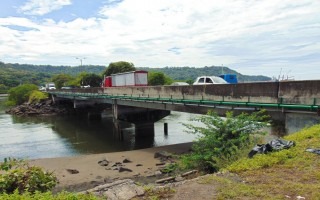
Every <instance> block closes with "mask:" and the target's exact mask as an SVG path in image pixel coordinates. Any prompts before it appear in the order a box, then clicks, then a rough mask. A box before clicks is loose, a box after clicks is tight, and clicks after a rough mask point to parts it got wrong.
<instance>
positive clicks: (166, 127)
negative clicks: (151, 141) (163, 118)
mask: <svg viewBox="0 0 320 200" xmlns="http://www.w3.org/2000/svg"><path fill="white" fill-rule="evenodd" d="M163 132H164V135H168V123H164V124H163Z"/></svg>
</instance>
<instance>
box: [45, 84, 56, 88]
mask: <svg viewBox="0 0 320 200" xmlns="http://www.w3.org/2000/svg"><path fill="white" fill-rule="evenodd" d="M55 89H56V85H55V84H54V83H46V90H55Z"/></svg>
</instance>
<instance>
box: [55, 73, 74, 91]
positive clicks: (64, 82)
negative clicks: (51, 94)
mask: <svg viewBox="0 0 320 200" xmlns="http://www.w3.org/2000/svg"><path fill="white" fill-rule="evenodd" d="M73 79H74V78H73V77H72V76H70V75H68V74H57V75H54V76H53V77H52V79H51V80H52V82H54V84H55V85H56V88H57V89H60V88H61V87H63V86H70V84H69V82H71V81H72V80H73Z"/></svg>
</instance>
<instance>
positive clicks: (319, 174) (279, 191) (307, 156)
mask: <svg viewBox="0 0 320 200" xmlns="http://www.w3.org/2000/svg"><path fill="white" fill-rule="evenodd" d="M284 139H286V140H292V141H295V142H296V146H295V147H293V148H290V149H287V150H282V151H279V152H274V153H270V154H266V155H256V156H254V158H252V159H248V158H244V159H241V160H239V161H237V162H235V163H233V164H232V165H230V166H229V167H228V168H227V169H226V170H227V171H229V172H232V173H234V174H236V175H230V174H229V175H228V173H224V174H225V175H212V176H209V177H208V178H206V179H205V180H203V181H202V183H204V184H213V185H214V186H215V190H216V192H217V194H218V196H217V198H218V199H297V197H298V196H301V197H305V199H320V155H317V154H314V153H310V152H306V151H305V150H306V148H320V125H316V126H313V127H311V128H308V129H304V130H301V131H299V132H297V133H295V134H292V135H289V136H286V137H285V138H284Z"/></svg>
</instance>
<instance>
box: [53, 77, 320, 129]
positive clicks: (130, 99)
mask: <svg viewBox="0 0 320 200" xmlns="http://www.w3.org/2000/svg"><path fill="white" fill-rule="evenodd" d="M49 93H50V94H51V95H52V98H53V100H54V101H57V102H59V101H61V100H63V101H66V100H67V101H70V102H72V103H73V106H74V108H81V107H83V106H91V107H97V106H98V105H107V104H108V105H111V106H112V111H113V115H114V119H115V120H123V121H127V122H130V123H134V124H135V126H136V130H137V129H139V128H140V127H141V128H143V129H145V128H146V127H149V128H150V129H153V123H154V122H156V121H158V120H160V119H161V118H163V117H165V116H167V115H169V114H170V111H180V112H190V113H199V114H204V113H207V111H208V110H209V109H211V110H214V111H216V112H217V113H218V114H219V115H221V116H223V115H224V114H225V113H226V111H227V110H232V111H234V113H236V114H238V113H241V112H254V111H258V110H261V109H266V110H267V112H268V114H269V115H270V116H271V117H272V119H273V121H274V122H283V121H285V119H286V116H287V115H288V114H289V113H298V114H307V115H311V116H314V117H315V118H317V119H318V118H319V115H320V80H310V81H288V82H258V83H240V84H221V85H194V86H145V87H110V88H85V89H71V90H55V91H49Z"/></svg>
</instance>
